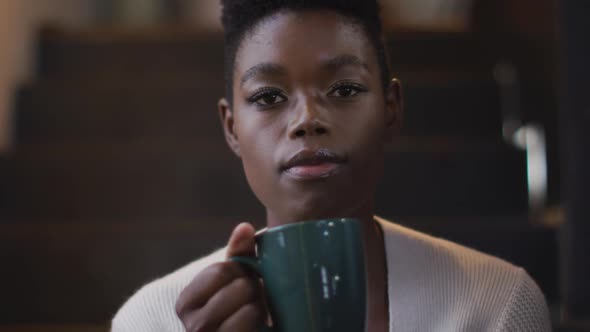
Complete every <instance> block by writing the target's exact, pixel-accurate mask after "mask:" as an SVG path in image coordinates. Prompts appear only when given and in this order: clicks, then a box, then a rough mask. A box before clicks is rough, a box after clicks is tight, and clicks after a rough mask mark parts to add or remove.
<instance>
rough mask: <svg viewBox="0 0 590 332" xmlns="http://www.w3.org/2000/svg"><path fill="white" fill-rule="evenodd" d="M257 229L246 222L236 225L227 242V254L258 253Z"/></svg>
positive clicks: (245, 254) (243, 254)
mask: <svg viewBox="0 0 590 332" xmlns="http://www.w3.org/2000/svg"><path fill="white" fill-rule="evenodd" d="M255 235H256V231H255V230H254V226H252V225H251V224H249V223H247V222H244V223H241V224H239V225H238V226H236V228H234V230H233V232H232V233H231V236H230V237H229V241H228V243H227V250H226V256H227V257H228V258H229V257H233V256H254V255H255V254H256V238H255Z"/></svg>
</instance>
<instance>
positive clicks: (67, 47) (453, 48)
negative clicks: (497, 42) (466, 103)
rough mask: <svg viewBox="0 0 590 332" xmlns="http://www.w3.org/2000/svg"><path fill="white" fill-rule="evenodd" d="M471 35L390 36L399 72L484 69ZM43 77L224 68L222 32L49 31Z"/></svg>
mask: <svg viewBox="0 0 590 332" xmlns="http://www.w3.org/2000/svg"><path fill="white" fill-rule="evenodd" d="M479 43H480V41H479V40H478V39H477V38H476V37H475V36H473V35H471V34H465V33H445V32H422V33H419V32H401V31H400V32H397V33H395V34H392V35H391V36H389V37H388V38H387V41H386V47H387V48H388V49H389V53H390V62H391V64H392V67H393V69H394V71H395V72H397V71H399V70H407V69H409V68H425V67H430V68H449V67H453V68H457V69H461V68H462V69H468V70H469V71H480V70H482V69H485V68H490V67H491V65H492V64H493V62H492V61H493V59H492V58H491V55H489V54H482V48H481V47H480V45H479ZM39 63H40V64H39V71H40V76H41V77H64V76H66V77H67V76H75V77H80V76H82V75H90V76H92V75H94V74H95V73H113V74H114V75H126V74H129V75H134V74H136V73H141V72H145V71H163V72H166V71H170V70H172V71H177V70H178V69H181V70H184V71H189V72H198V71H200V70H215V71H217V72H222V71H223V37H222V35H221V34H212V35H204V34H203V33H201V32H198V31H194V30H191V29H168V30H164V29H163V30H161V31H145V33H142V32H141V31H134V32H130V31H124V30H120V31H105V30H99V29H86V30H84V29H81V30H76V31H74V30H69V31H68V30H61V31H58V30H54V31H45V32H42V33H41V36H40V47H39Z"/></svg>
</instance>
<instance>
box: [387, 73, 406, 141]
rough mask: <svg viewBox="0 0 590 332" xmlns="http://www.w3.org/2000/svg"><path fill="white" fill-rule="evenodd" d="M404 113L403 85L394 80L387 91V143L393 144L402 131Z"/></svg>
mask: <svg viewBox="0 0 590 332" xmlns="http://www.w3.org/2000/svg"><path fill="white" fill-rule="evenodd" d="M403 112H404V103H403V95H402V84H401V82H400V81H399V80H398V79H397V78H394V79H392V80H391V82H389V85H388V86H387V89H386V90H385V125H386V135H385V140H386V141H387V142H391V141H392V140H393V138H394V137H395V136H397V135H398V134H399V132H400V131H401V127H402V119H403Z"/></svg>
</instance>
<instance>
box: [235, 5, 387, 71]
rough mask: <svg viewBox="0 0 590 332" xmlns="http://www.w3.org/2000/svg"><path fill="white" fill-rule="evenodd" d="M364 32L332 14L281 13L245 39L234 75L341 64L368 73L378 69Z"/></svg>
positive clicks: (264, 21)
mask: <svg viewBox="0 0 590 332" xmlns="http://www.w3.org/2000/svg"><path fill="white" fill-rule="evenodd" d="M372 55H373V48H372V47H371V44H370V43H369V41H368V38H367V36H366V34H365V32H364V30H363V29H362V28H361V27H360V26H358V25H357V24H355V23H353V22H352V20H350V19H348V18H345V17H343V16H342V15H340V14H337V13H334V12H329V11H323V10H322V11H309V10H308V11H303V12H293V11H286V12H280V13H277V14H275V15H272V16H269V17H268V18H266V19H264V20H262V21H261V22H259V24H257V25H256V26H254V27H253V28H252V30H251V31H249V33H248V34H246V35H245V36H244V39H243V40H242V42H241V44H240V48H239V50H238V52H237V54H236V60H235V66H234V75H235V78H236V79H237V82H240V81H241V80H242V79H243V78H242V77H241V76H243V75H244V74H247V72H248V71H249V70H250V69H251V68H253V67H255V66H257V65H260V64H276V65H279V66H282V67H284V68H286V69H287V70H295V69H299V68H301V69H303V68H305V67H313V66H315V67H317V66H323V65H326V64H327V63H328V64H329V63H335V62H336V63H337V62H339V61H340V62H341V61H345V62H350V63H351V64H354V63H358V64H360V65H362V66H364V67H366V69H370V68H371V67H373V66H377V63H376V57H374V56H372Z"/></svg>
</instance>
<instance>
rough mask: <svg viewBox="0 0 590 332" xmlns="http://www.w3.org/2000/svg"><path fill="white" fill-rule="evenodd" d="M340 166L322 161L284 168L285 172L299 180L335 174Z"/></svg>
mask: <svg viewBox="0 0 590 332" xmlns="http://www.w3.org/2000/svg"><path fill="white" fill-rule="evenodd" d="M340 167H341V164H339V163H333V162H322V163H319V164H314V165H299V166H294V167H290V168H287V169H286V170H285V173H286V174H288V175H290V176H291V177H294V178H296V179H301V180H312V179H322V178H327V177H329V176H332V175H334V174H336V173H337V171H338V170H339V169H340Z"/></svg>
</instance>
